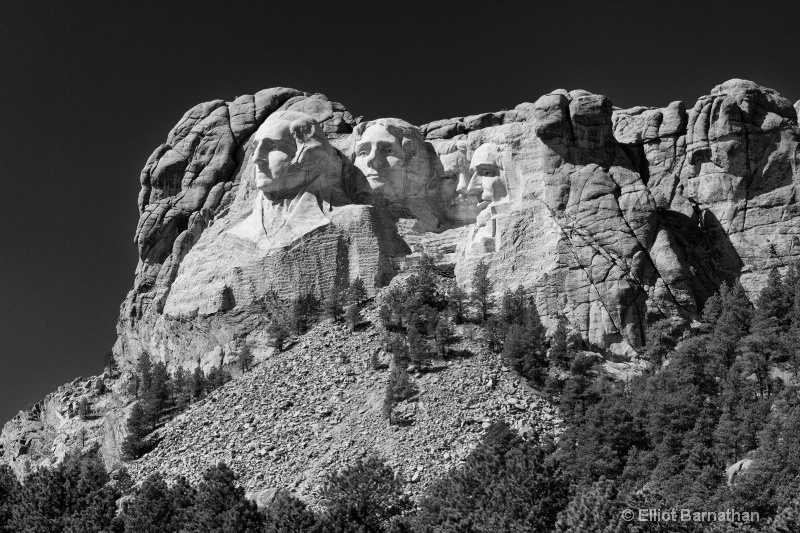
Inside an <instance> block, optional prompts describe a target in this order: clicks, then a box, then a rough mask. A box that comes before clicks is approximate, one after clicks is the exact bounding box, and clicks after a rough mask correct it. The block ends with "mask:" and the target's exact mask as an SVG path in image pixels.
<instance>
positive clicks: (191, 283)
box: [115, 80, 798, 367]
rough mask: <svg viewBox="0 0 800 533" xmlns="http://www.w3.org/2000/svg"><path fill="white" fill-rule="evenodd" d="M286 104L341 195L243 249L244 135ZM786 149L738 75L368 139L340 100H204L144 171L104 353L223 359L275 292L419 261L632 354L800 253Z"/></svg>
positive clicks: (761, 97)
mask: <svg viewBox="0 0 800 533" xmlns="http://www.w3.org/2000/svg"><path fill="white" fill-rule="evenodd" d="M286 112H297V113H302V114H305V115H307V116H309V117H311V118H312V119H313V121H315V122H314V123H315V124H317V126H316V127H317V130H318V133H319V132H321V133H323V134H324V136H325V137H327V139H328V141H327V142H328V143H329V144H330V146H331V147H332V148H331V150H333V152H330V153H331V154H334V152H335V154H334V155H335V157H338V158H339V159H338V160H339V161H340V166H339V167H338V168H333V167H331V166H330V164H329V165H328V167H330V168H329V169H328V170H327V171H326V172H327V174H326V176H327V177H323V178H322V180H321V181H324V180H325V179H327V180H328V182H334V181H335V182H336V183H337V184H339V185H341V187H340V190H341V194H340V195H339V196H338V197H337V198H339V199H338V200H337V201H332V200H331V201H329V200H330V198H328V197H327V196H326V197H325V198H328V199H325V198H323V196H325V195H324V194H323V195H322V196H321V195H320V194H318V193H317V192H314V191H312V192H313V194H312V196H313V199H312V200H310V202H311V203H309V201H305V203H302V204H301V203H300V200H299V199H300V194H297V193H295V192H292V195H295V196H292V199H291V202H294V203H291V202H289V203H286V202H287V201H288V200H286V198H284V199H283V200H280V201H283V202H284V203H285V204H286V205H285V206H284V207H282V208H281V207H275V206H278V203H279V201H278V200H276V201H273V202H272V204H270V205H271V206H272V207H268V209H267V211H265V212H266V213H267V214H265V215H263V216H262V215H261V214H259V216H262V219H260V220H267V219H268V218H269V217H273V218H275V217H277V220H278V224H279V225H283V226H287V225H288V226H291V224H293V223H294V222H292V221H293V220H295V219H296V218H292V217H297V215H296V214H292V213H301V214H302V213H310V212H313V213H316V214H315V215H313V217H312V216H310V215H308V216H305V218H304V219H303V220H302V224H304V226H303V227H306V226H307V227H308V228H311V229H308V230H304V231H302V232H299V233H297V234H292V237H291V239H289V240H284V241H280V242H279V243H278V245H276V246H272V247H270V245H265V239H268V238H267V237H264V236H263V235H261V233H262V232H261V230H260V229H259V227H258V225H257V224H256V225H255V226H254V227H255V229H254V230H251V233H252V234H253V235H255V237H253V238H251V239H249V240H247V239H245V240H242V239H239V238H237V237H236V235H237V234H238V235H241V232H238V233H237V230H236V229H235V228H237V227H240V226H241V225H242V224H243V223H244V222H243V221H245V220H246V219H247V215H248V214H251V217H252V216H254V215H252V213H253V209H254V208H253V205H254V202H255V203H257V201H258V198H259V194H261V193H260V192H259V189H258V187H257V185H256V180H257V178H258V176H256V174H258V173H259V168H262V167H263V166H264V165H266V163H264V165H262V167H258V168H256V167H257V165H256V164H255V163H254V161H255V160H256V159H258V157H256V156H255V155H254V149H255V148H256V146H254V143H257V142H258V141H257V140H254V139H256V137H254V134H255V133H256V131H257V130H258V129H259V127H262V128H264V127H266V126H265V124H268V123H269V122H270V121H271V120H274V118H275V117H277V116H278V115H280V114H281V113H286ZM270 117H272V118H270ZM359 120H360V119H359ZM286 131H287V132H288V131H289V130H288V129H287V130H286ZM286 135H289V134H288V133H286V134H285V135H284V137H286ZM293 135H294V134H293ZM295 137H296V136H295ZM286 139H289V141H291V142H289V143H288V144H289V145H293V144H295V142H294V141H293V140H292V139H290V138H289V137H286ZM296 139H299V137H296ZM797 139H798V127H797V112H796V110H795V108H794V107H793V106H792V104H791V103H790V102H789V101H788V100H786V99H784V98H783V97H781V96H780V95H778V94H777V93H776V92H775V91H772V90H770V89H766V88H763V87H760V86H758V85H756V84H754V83H752V82H748V81H743V80H731V81H729V82H726V83H724V84H722V85H719V86H717V87H715V88H714V89H713V90H712V91H711V94H710V95H709V96H703V97H701V98H700V99H699V100H698V101H697V103H696V104H695V105H694V106H692V107H691V108H689V106H686V105H684V104H683V103H682V102H672V103H670V104H669V105H667V106H666V107H664V108H652V109H651V108H644V107H635V108H631V109H624V110H623V109H616V108H613V106H612V103H611V101H610V100H609V98H607V97H605V96H603V95H597V94H593V93H590V92H588V91H584V90H573V91H566V90H563V89H559V90H556V91H553V92H552V93H551V94H547V95H544V96H542V97H541V98H539V99H538V100H536V101H535V102H534V103H523V104H520V105H518V106H517V107H516V108H515V109H513V110H506V111H500V112H495V113H483V114H478V115H471V116H466V117H457V118H453V119H448V120H439V121H436V122H432V123H430V124H426V125H423V126H420V127H419V128H416V127H414V126H412V125H410V124H408V123H407V122H404V121H402V120H400V119H377V120H372V121H368V122H364V123H362V124H361V125H358V120H357V119H354V118H353V116H352V115H351V114H350V113H349V112H348V111H346V110H345V109H344V107H343V106H341V105H340V104H338V103H335V102H331V101H329V100H328V99H327V98H326V97H324V96H322V95H310V94H308V93H301V92H300V91H296V90H293V89H268V90H265V91H262V92H260V93H258V94H256V95H255V96H243V97H239V98H237V99H236V100H235V101H233V102H230V103H225V102H223V101H214V102H209V103H206V104H202V105H199V106H197V107H195V108H193V109H192V110H190V111H189V112H188V113H187V114H186V115H185V116H184V117H183V118H182V119H181V121H180V122H179V123H178V124H177V125H176V127H175V128H174V129H173V131H172V132H170V134H169V136H168V138H167V142H166V143H165V144H164V145H162V146H161V147H159V148H158V149H157V150H156V151H155V152H154V154H153V156H151V158H150V160H148V162H147V164H146V166H145V168H144V170H143V172H142V179H141V181H142V191H141V193H140V197H139V206H140V210H141V212H142V216H141V219H140V222H139V226H138V228H137V233H136V242H137V244H138V246H139V251H140V262H139V266H138V267H137V272H136V282H135V286H134V289H133V290H132V291H131V293H130V294H129V295H128V298H127V300H126V302H125V303H124V304H123V306H122V313H121V317H120V321H119V328H118V329H119V333H120V335H119V340H118V342H117V345H116V347H115V351H116V352H117V353H118V354H119V355H121V356H122V357H123V359H125V360H127V361H134V360H135V358H136V356H137V355H138V353H140V352H141V351H142V350H147V351H149V352H150V353H152V354H155V355H156V356H157V357H160V358H162V359H164V360H167V361H169V362H170V363H174V364H182V365H184V366H188V367H191V366H194V365H196V364H201V365H203V366H206V367H207V366H209V365H212V364H214V365H216V364H220V363H224V362H227V361H228V360H229V359H230V354H231V353H232V346H233V344H234V343H235V341H236V340H237V339H241V338H242V337H247V336H248V335H256V336H259V335H262V334H261V333H260V329H261V328H260V325H262V324H263V321H264V317H265V316H267V315H268V314H269V309H267V308H265V306H264V303H263V302H264V301H265V300H264V296H265V294H266V293H267V292H268V291H277V292H278V293H280V294H282V295H284V296H287V297H290V296H298V295H299V294H300V293H301V292H314V293H316V294H317V295H321V294H324V292H325V291H326V290H328V288H329V287H330V285H331V284H332V283H333V280H335V279H339V280H342V279H345V278H348V279H353V278H355V277H356V276H358V277H361V278H362V279H364V280H365V282H366V283H367V289H368V291H369V293H370V294H373V293H374V292H375V291H376V290H378V289H379V288H380V287H381V286H384V285H386V284H387V283H388V282H389V280H390V279H391V278H392V277H393V276H394V275H396V274H397V273H398V272H400V271H401V270H402V269H403V268H404V265H406V264H408V261H407V260H406V259H405V258H406V257H413V254H414V253H418V252H427V253H430V254H431V255H435V256H437V258H438V259H439V260H440V261H444V262H451V263H454V265H455V271H456V274H457V279H458V281H459V283H461V284H462V285H464V286H466V287H468V285H469V282H470V276H471V274H472V272H473V271H474V268H475V266H476V265H477V264H478V262H479V261H484V262H486V263H487V264H489V266H490V275H491V276H492V277H493V278H494V280H495V282H496V284H497V285H496V286H497V288H498V290H501V289H502V288H504V287H505V286H509V287H511V288H512V289H513V288H514V287H516V286H518V285H524V286H525V287H526V288H527V289H528V290H530V291H531V292H533V293H534V294H535V296H536V301H537V304H538V306H539V308H540V312H541V314H542V316H543V318H544V320H545V322H546V323H547V324H548V325H550V326H552V325H553V324H554V323H555V319H556V318H557V317H558V316H559V315H562V314H563V315H566V316H567V318H568V319H569V321H570V324H571V325H572V327H573V329H574V330H575V331H576V332H578V333H580V335H581V336H582V338H583V339H584V341H585V342H586V344H587V347H589V348H592V349H598V350H600V351H610V352H615V353H617V354H627V355H633V354H634V353H635V351H636V350H638V349H639V348H640V347H641V346H642V345H643V344H644V342H645V336H646V328H647V323H648V321H652V320H654V319H657V318H661V317H668V316H677V317H681V318H683V319H686V320H691V319H692V318H694V317H696V316H697V314H698V313H699V312H700V311H701V309H702V305H703V303H704V301H705V299H706V298H707V297H708V296H709V295H710V294H712V293H713V292H714V291H715V290H716V288H717V287H718V285H719V283H720V282H722V281H732V280H734V279H736V278H741V280H742V283H743V284H744V285H745V287H746V288H747V289H748V291H751V293H752V292H753V291H757V290H758V289H759V288H760V286H761V283H763V281H764V279H765V273H766V271H767V270H768V269H769V268H771V267H772V266H783V265H786V264H788V262H790V261H792V260H794V257H795V255H796V253H797V251H796V250H797V247H796V246H795V241H796V237H795V233H796V229H795V228H796V227H797V224H796V223H795V222H794V217H795V208H794V181H795V179H796V177H797V174H798V170H797V168H798V165H797V162H798V159H797V157H798V156H797ZM278 140H281V139H278ZM278 140H276V141H275V142H277V141H278ZM284 140H285V139H284ZM319 142H320V143H323V144H325V141H324V139H322V140H320V141H319ZM284 144H286V143H284ZM488 145H491V146H492V147H493V148H491V150H492V151H493V153H494V155H493V156H491V157H489V158H488V159H487V153H488V148H489V147H488ZM303 146H305V145H303V143H302V140H297V142H296V146H295V147H294V148H292V146H289V147H288V148H287V149H285V151H284V152H279V155H282V156H285V158H286V159H292V158H293V157H296V155H297V154H298V153H302V151H303ZM482 146H483V148H481V147H482ZM271 153H273V154H274V153H276V152H274V151H273V152H271ZM264 157H265V158H266V155H265V156H264ZM264 161H267V159H264ZM335 166H336V165H334V167H335ZM317 167H319V165H317ZM264 168H265V167H264ZM277 169H278V167H275V170H276V171H277ZM314 172H315V174H314V178H313V179H317V175H318V174H319V172H318V171H314ZM267 173H268V174H269V171H267ZM262 175H263V174H262ZM289 181H290V180H289ZM289 181H287V182H286V183H289ZM287 187H288V186H287ZM328 196H330V195H328ZM306 200H308V197H306ZM314 202H316V204H317V205H319V206H320V207H319V210H320V211H319V212H318V211H317V209H318V208H317V207H316V206H315V205H313V203H314ZM290 204H291V205H290ZM294 205H296V206H298V207H292V206H294ZM326 206H327V207H326ZM270 209H272V211H270ZM275 209H283V211H281V212H282V213H284V214H279V215H275V214H273V213H275V212H277V211H275ZM326 209H327V211H326ZM320 213H321V214H320ZM301 218H302V217H301ZM312 218H313V220H311V219H312ZM270 220H272V219H271V218H270ZM287 221H288V222H287ZM270 223H271V222H270ZM264 224H266V225H265V226H264V228H265V231H267V233H269V231H268V228H267V225H268V224H267V223H266V222H265V223H264ZM237 225H238V226H237ZM283 226H281V227H283ZM271 242H273V243H274V242H277V241H275V240H273V241H271ZM409 254H411V256H409ZM259 338H260V337H259Z"/></svg>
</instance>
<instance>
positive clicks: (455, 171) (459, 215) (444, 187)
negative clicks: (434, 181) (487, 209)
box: [439, 141, 480, 223]
mask: <svg viewBox="0 0 800 533" xmlns="http://www.w3.org/2000/svg"><path fill="white" fill-rule="evenodd" d="M459 142H460V143H461V144H460V145H459V146H457V147H456V148H455V150H454V151H452V152H450V153H444V154H442V153H440V154H439V161H440V162H441V163H442V167H443V170H442V171H441V176H440V186H441V194H442V202H443V204H444V206H445V216H446V217H447V218H448V219H449V220H453V221H457V222H464V223H471V222H475V217H477V216H478V213H479V212H480V209H478V205H477V204H478V203H479V201H480V196H476V195H474V194H471V193H469V192H468V191H467V189H468V187H469V178H468V175H469V174H468V172H469V160H467V153H466V152H467V145H466V143H465V142H461V141H459Z"/></svg>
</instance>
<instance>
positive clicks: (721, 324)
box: [707, 282, 752, 377]
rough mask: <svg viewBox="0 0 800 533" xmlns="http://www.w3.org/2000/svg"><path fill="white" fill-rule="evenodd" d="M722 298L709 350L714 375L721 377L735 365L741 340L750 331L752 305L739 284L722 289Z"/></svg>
mask: <svg viewBox="0 0 800 533" xmlns="http://www.w3.org/2000/svg"><path fill="white" fill-rule="evenodd" d="M720 296H721V298H722V310H721V312H720V314H719V317H718V318H717V320H716V323H715V324H714V326H713V328H712V330H711V338H710V340H709V343H708V348H707V350H708V354H709V356H710V357H711V368H712V372H713V374H714V375H716V376H720V377H721V376H723V375H725V373H726V372H727V369H728V368H730V366H731V365H732V364H733V361H734V359H735V350H736V346H737V344H738V343H739V340H740V339H741V338H742V337H744V336H745V335H747V333H748V331H749V329H750V320H751V316H752V305H751V304H750V300H749V299H748V298H747V294H746V293H745V291H744V288H743V287H742V285H741V284H740V283H739V282H737V283H736V284H735V285H734V286H733V287H732V288H730V289H727V286H725V285H723V286H722V287H720Z"/></svg>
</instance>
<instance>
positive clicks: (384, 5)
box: [0, 0, 800, 424]
mask: <svg viewBox="0 0 800 533" xmlns="http://www.w3.org/2000/svg"><path fill="white" fill-rule="evenodd" d="M656 3H657V4H659V5H660V6H661V7H654V6H653V5H652V4H656ZM698 4H701V2H697V1H692V2H685V3H683V2H675V1H663V2H655V1H647V2H645V1H642V0H637V1H635V2H622V1H605V2H604V1H597V0H595V1H592V2H589V1H586V2H568V1H563V0H562V1H555V0H553V1H550V2H535V1H533V0H527V1H525V2H519V3H516V2H504V1H498V0H495V1H486V2H483V3H469V2H458V3H452V4H448V3H445V2H439V1H430V2H419V3H415V2H410V1H403V2H378V1H373V2H370V3H365V4H353V3H348V2H341V1H337V2H333V1H330V2H325V3H315V2H310V1H303V2H292V1H288V0H287V1H284V2H271V1H268V0H260V1H258V2H252V3H250V2H244V1H235V2H219V3H210V2H180V1H170V2H152V3H149V2H140V3H136V2H100V1H97V2H82V1H75V0H73V1H70V2H66V1H64V2H49V3H48V2H26V1H13V0H0V110H1V111H2V115H1V117H2V120H0V140H1V141H2V142H0V179H1V181H0V183H1V184H2V188H0V198H1V199H2V204H1V205H2V211H1V213H2V215H0V216H2V224H0V424H2V423H3V422H4V421H5V420H7V419H9V418H10V417H11V416H13V415H14V414H15V413H16V412H17V411H18V410H19V409H21V408H24V407H26V406H27V405H28V404H29V403H35V402H36V401H38V400H40V399H41V398H43V396H44V395H45V394H46V393H48V392H50V391H53V390H54V389H55V388H56V387H57V386H58V385H59V384H61V383H64V382H67V381H70V380H72V379H74V378H76V377H78V376H88V375H92V374H97V373H99V372H101V371H102V357H103V354H104V353H105V352H106V351H107V350H108V349H110V348H111V346H112V344H113V342H114V339H115V336H116V333H115V323H116V319H117V313H118V310H119V304H120V303H121V302H122V300H123V299H124V297H125V294H126V292H127V290H128V289H129V288H130V287H131V285H132V282H133V274H134V269H135V266H136V249H135V246H134V244H133V241H132V240H133V233H134V229H135V226H136V221H137V218H138V212H137V210H136V195H137V192H138V189H139V184H138V177H139V171H140V170H141V167H142V166H143V165H144V163H145V161H146V159H147V157H148V156H149V155H150V153H151V152H152V151H153V149H154V148H155V147H156V146H157V145H158V144H159V143H161V142H163V141H164V140H165V139H166V135H167V133H168V132H169V130H170V128H171V127H172V126H173V125H174V124H175V123H176V122H177V120H178V119H179V118H180V117H181V115H182V114H183V113H184V112H185V111H186V110H187V109H189V108H190V107H192V106H194V105H195V104H197V103H200V102H203V101H207V100H211V99H215V98H224V99H227V100H232V99H233V98H235V97H236V96H238V95H241V94H252V93H254V92H256V91H258V90H260V89H264V88H267V87H274V86H286V87H294V88H297V89H301V90H304V91H311V92H322V93H324V94H326V95H327V96H328V97H330V98H331V99H333V100H337V101H340V102H342V103H343V104H344V105H345V106H347V107H348V108H349V109H350V111H351V112H353V114H354V115H364V116H365V117H366V118H378V117H386V116H395V117H400V118H403V119H406V120H408V121H409V122H412V123H415V124H421V123H425V122H429V121H431V120H435V119H439V118H449V117H452V116H460V115H467V114H473V113H479V112H485V111H496V110H500V109H505V108H513V107H514V106H515V105H516V104H518V103H520V102H524V101H530V102H532V101H535V100H536V98H538V97H539V96H540V95H542V94H544V93H546V92H549V91H551V90H552V89H556V88H565V89H577V88H583V89H587V90H590V91H593V92H596V93H602V94H606V95H607V96H609V97H610V98H611V100H612V101H613V102H614V104H615V105H618V106H622V107H630V106H634V105H647V106H663V105H666V104H668V103H669V102H671V101H673V100H683V101H685V102H686V103H687V105H688V106H689V107H691V105H693V103H694V101H695V100H696V99H697V97H699V96H701V95H704V94H708V92H709V91H710V90H711V88H712V87H713V86H714V85H716V84H719V83H722V82H723V81H725V80H727V79H729V78H734V77H739V78H746V79H752V80H754V81H756V82H758V83H760V84H762V85H765V86H768V87H772V88H774V89H776V90H778V91H779V92H780V93H781V94H783V95H784V96H786V97H787V98H789V99H790V100H792V101H796V100H797V99H800V40H799V39H798V28H799V27H800V9H799V8H798V2H796V1H788V2H779V1H761V2H752V1H749V0H748V1H746V2H733V1H724V2H713V3H711V2H709V3H702V4H703V5H702V6H699V5H698ZM467 6H469V7H467Z"/></svg>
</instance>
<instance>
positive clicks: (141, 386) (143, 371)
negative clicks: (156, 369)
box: [136, 352, 153, 398]
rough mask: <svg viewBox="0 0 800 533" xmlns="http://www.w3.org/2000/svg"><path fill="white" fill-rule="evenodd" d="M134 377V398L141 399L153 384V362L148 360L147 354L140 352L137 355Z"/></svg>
mask: <svg viewBox="0 0 800 533" xmlns="http://www.w3.org/2000/svg"><path fill="white" fill-rule="evenodd" d="M136 376H137V378H138V388H137V390H136V397H137V398H143V397H145V396H147V394H148V392H149V391H150V387H151V386H152V384H153V362H152V361H151V360H150V354H149V353H147V352H142V353H140V354H139V358H138V359H137V361H136Z"/></svg>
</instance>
